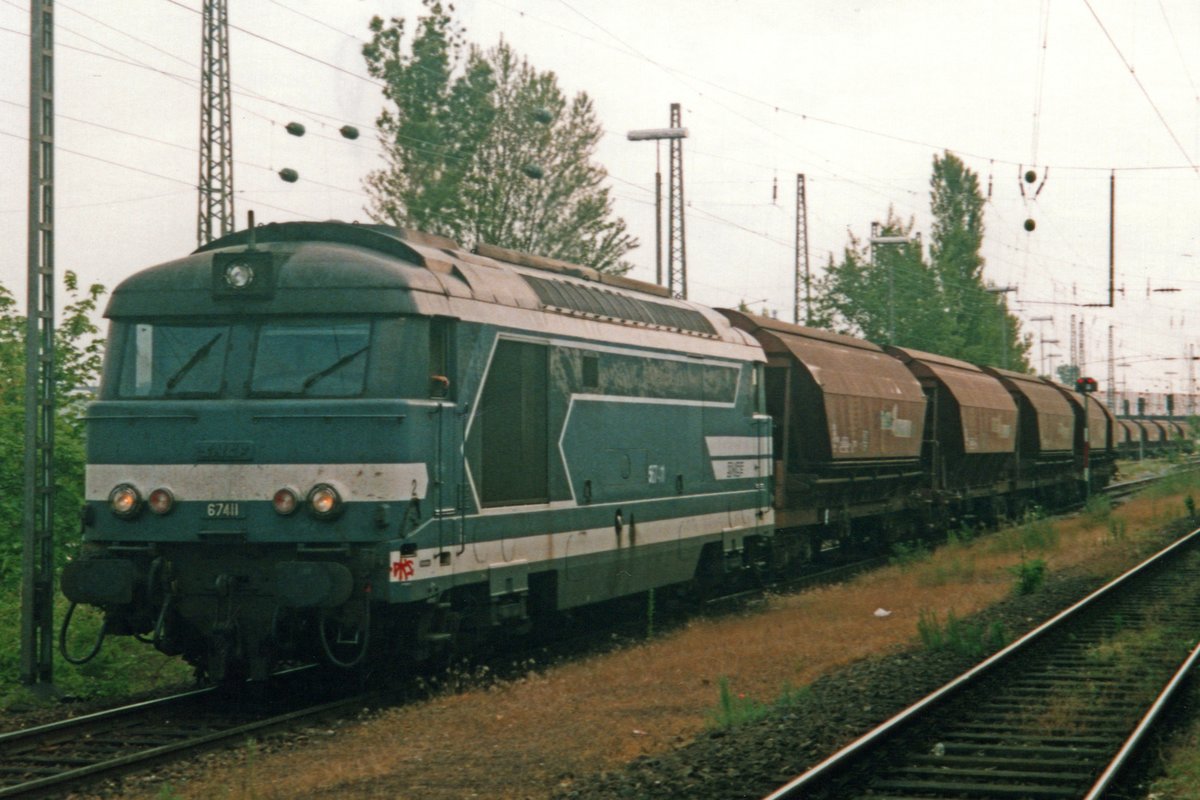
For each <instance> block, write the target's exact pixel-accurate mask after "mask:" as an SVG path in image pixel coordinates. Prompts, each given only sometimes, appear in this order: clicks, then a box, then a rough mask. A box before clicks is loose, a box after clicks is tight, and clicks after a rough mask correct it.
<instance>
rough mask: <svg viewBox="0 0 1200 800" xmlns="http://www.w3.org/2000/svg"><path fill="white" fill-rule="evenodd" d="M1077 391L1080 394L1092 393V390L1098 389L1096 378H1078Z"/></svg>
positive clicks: (1076, 381)
mask: <svg viewBox="0 0 1200 800" xmlns="http://www.w3.org/2000/svg"><path fill="white" fill-rule="evenodd" d="M1075 391H1077V392H1079V393H1080V394H1091V393H1092V392H1094V391H1096V379H1095V378H1076V379H1075Z"/></svg>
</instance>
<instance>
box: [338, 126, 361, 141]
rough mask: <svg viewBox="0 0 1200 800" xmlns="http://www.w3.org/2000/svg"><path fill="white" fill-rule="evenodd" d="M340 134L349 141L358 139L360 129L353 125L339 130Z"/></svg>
mask: <svg viewBox="0 0 1200 800" xmlns="http://www.w3.org/2000/svg"><path fill="white" fill-rule="evenodd" d="M338 133H340V134H341V135H342V136H344V137H346V138H347V139H357V138H358V128H356V127H354V126H353V125H343V126H342V127H340V128H338Z"/></svg>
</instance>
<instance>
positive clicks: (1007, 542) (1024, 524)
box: [994, 508, 1058, 553]
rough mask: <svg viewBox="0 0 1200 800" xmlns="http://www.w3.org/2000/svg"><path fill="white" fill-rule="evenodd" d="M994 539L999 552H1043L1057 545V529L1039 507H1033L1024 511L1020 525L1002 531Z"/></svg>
mask: <svg viewBox="0 0 1200 800" xmlns="http://www.w3.org/2000/svg"><path fill="white" fill-rule="evenodd" d="M995 541H996V543H995V545H994V548H995V550H996V552H1000V553H1015V552H1024V551H1026V550H1036V551H1039V552H1045V551H1047V550H1053V549H1054V548H1055V547H1056V546H1057V545H1058V529H1057V528H1055V527H1054V522H1053V521H1051V520H1049V519H1047V518H1046V516H1045V514H1044V513H1043V512H1042V510H1041V509H1039V508H1033V509H1030V510H1029V511H1026V512H1025V517H1024V519H1023V520H1022V521H1021V524H1020V525H1017V526H1015V527H1012V528H1009V529H1008V530H1005V531H1002V532H1001V533H1000V535H999V536H997V537H996V540H995Z"/></svg>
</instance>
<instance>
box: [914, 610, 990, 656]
mask: <svg viewBox="0 0 1200 800" xmlns="http://www.w3.org/2000/svg"><path fill="white" fill-rule="evenodd" d="M917 635H918V636H920V637H921V643H922V644H923V645H925V647H926V648H927V649H929V650H946V651H949V652H951V653H955V654H957V655H960V656H965V657H967V658H982V657H983V656H984V654H986V653H989V652H992V651H994V650H998V649H1000V648H1001V647H1003V646H1004V645H1005V644H1006V643H1007V641H1008V635H1007V634H1006V633H1005V631H1004V626H1003V625H1001V624H1000V623H998V622H993V623H992V624H991V625H988V626H984V624H983V623H982V622H964V621H963V620H961V619H959V618H958V617H957V616H955V615H954V612H953V611H951V612H950V613H949V614H947V615H946V624H945V625H942V624H941V622H939V621H938V616H937V612H934V611H922V612H921V615H920V618H919V619H918V620H917Z"/></svg>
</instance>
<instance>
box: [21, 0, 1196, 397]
mask: <svg viewBox="0 0 1200 800" xmlns="http://www.w3.org/2000/svg"><path fill="white" fill-rule="evenodd" d="M54 5H55V9H56V19H57V45H58V47H57V50H56V56H55V57H56V76H57V98H56V110H57V122H56V126H57V127H56V140H57V144H58V147H59V150H58V155H57V162H56V165H57V169H56V184H57V186H56V189H57V193H56V194H57V209H56V216H55V223H56V242H57V245H56V246H57V258H56V264H57V268H58V269H59V270H60V271H62V270H66V269H71V270H74V271H76V272H78V273H79V274H80V276H81V278H82V280H83V281H85V282H93V281H95V282H100V283H104V284H106V285H107V286H109V287H111V286H113V285H115V284H116V283H117V282H118V281H119V280H121V279H122V278H123V277H124V276H126V275H128V274H130V273H131V272H133V271H135V270H137V269H141V268H143V267H146V266H150V265H152V264H155V263H158V262H161V261H164V260H167V259H170V258H174V257H177V256H179V255H181V254H183V253H186V252H189V251H190V250H192V249H194V247H195V246H196V214H197V198H196V189H195V185H196V181H197V174H198V152H197V150H198V148H197V141H198V138H199V127H198V126H199V122H198V120H199V67H198V64H199V61H200V14H199V9H200V0H69V2H66V1H64V0H56V2H55V4H54ZM229 5H230V23H231V26H232V30H231V31H230V41H231V51H232V75H233V84H234V107H235V114H234V122H233V126H234V157H235V161H236V165H235V186H236V189H237V196H236V209H237V215H238V219H239V222H238V226H239V227H242V226H244V224H245V214H246V211H247V210H250V209H253V210H254V211H255V213H256V218H257V220H258V221H260V222H269V221H282V220H294V219H329V218H336V219H343V220H355V219H357V220H362V221H366V219H367V217H366V214H365V212H364V207H365V205H366V201H365V197H364V195H363V193H362V190H361V178H362V176H363V175H364V174H366V172H368V171H369V170H371V169H373V168H375V167H377V166H378V165H379V164H380V161H379V147H378V144H377V142H376V140H375V134H374V130H373V128H372V123H373V121H374V119H375V118H376V116H377V115H378V113H379V111H380V109H381V108H382V103H383V98H382V96H381V94H380V88H379V86H378V84H377V83H376V82H374V81H373V80H371V79H369V78H367V77H366V72H365V69H364V68H363V62H362V58H361V55H360V49H361V44H362V40H363V39H364V38H365V32H366V26H367V22H368V20H369V19H370V17H371V16H372V15H374V14H379V15H382V16H403V17H407V18H409V19H410V20H411V19H414V18H415V17H416V16H418V15H419V14H420V13H421V10H422V8H421V6H420V4H419V2H416V1H415V0H404V1H403V2H400V1H399V0H229ZM455 5H456V15H457V18H458V19H459V20H460V21H461V23H462V24H463V25H464V26H465V27H466V29H467V36H468V38H469V39H470V40H471V41H473V42H475V43H478V44H480V45H483V46H485V47H486V46H491V45H493V44H495V43H496V42H497V41H499V39H500V38H501V37H503V38H504V39H505V40H507V41H508V42H510V43H512V44H513V46H514V47H515V48H516V49H517V50H518V51H519V52H521V53H523V54H525V55H527V56H528V57H529V59H530V60H531V62H532V63H533V64H534V65H535V66H536V67H538V68H539V69H543V70H552V71H554V72H555V73H556V74H557V75H558V78H559V82H560V85H561V87H562V88H563V89H564V90H565V91H566V92H568V93H575V92H580V91H585V92H587V93H588V94H589V95H591V96H592V97H593V99H594V101H595V105H596V110H597V113H598V115H599V117H600V120H601V122H602V124H603V125H604V128H605V130H606V135H605V137H604V140H603V141H602V143H601V146H600V149H599V152H598V154H597V157H598V159H599V161H600V162H601V163H602V164H603V165H604V166H605V167H606V168H607V169H608V171H609V174H610V176H611V186H612V190H613V193H614V195H615V198H616V213H617V214H619V215H620V216H621V217H623V218H624V219H625V220H626V222H627V223H628V225H629V227H630V229H631V231H632V232H633V233H634V234H635V235H637V236H638V238H639V239H640V240H641V242H642V245H643V246H642V247H641V248H640V249H638V250H636V251H634V252H633V253H632V256H631V258H632V260H633V261H634V263H635V264H636V265H637V266H636V267H635V270H634V272H633V276H634V277H638V278H642V279H647V280H653V277H654V218H653V185H654V166H655V154H654V148H655V146H654V145H653V144H652V143H647V142H628V141H626V139H625V133H626V132H627V131H628V130H630V129H633V128H648V127H665V126H666V125H667V123H668V114H669V106H670V104H671V103H672V102H678V103H680V104H681V105H682V108H683V123H684V125H685V126H686V127H687V128H688V129H689V130H690V133H691V136H690V138H689V139H688V140H687V142H686V144H685V152H684V175H685V189H686V199H687V202H688V208H687V252H688V275H689V286H688V288H689V296H690V298H691V299H694V300H698V301H700V302H703V303H708V304H711V305H717V306H729V305H735V304H737V303H738V302H739V301H741V300H745V301H749V302H750V303H751V305H752V306H753V307H754V308H755V309H756V310H761V309H762V308H763V307H764V306H765V307H766V308H767V309H769V310H774V311H777V312H778V314H779V316H780V317H781V318H784V319H790V318H791V315H792V303H793V291H794V288H793V286H794V284H793V272H794V252H793V240H794V236H795V185H796V174H797V173H801V172H802V173H805V174H806V175H807V182H808V206H809V207H808V219H809V243H810V252H811V261H812V264H813V266H814V268H816V269H819V268H820V267H821V266H822V265H823V264H824V263H825V262H826V260H827V259H828V254H829V253H830V252H833V253H835V254H837V253H840V251H841V249H842V248H843V247H844V246H845V244H846V241H847V231H848V230H851V231H854V232H855V233H856V234H858V235H859V236H865V235H867V233H868V231H869V227H870V223H871V221H872V220H877V219H883V218H884V217H885V216H886V214H887V211H888V208H889V206H890V207H893V208H894V209H895V211H896V213H897V214H899V215H900V216H902V217H905V218H908V217H913V218H915V220H916V226H917V229H918V230H921V231H923V232H924V233H925V237H926V242H928V231H929V194H928V189H929V176H930V168H931V164H932V159H933V156H934V155H935V154H939V153H941V152H942V151H943V150H947V149H948V150H951V151H953V152H955V153H956V154H958V155H959V156H960V157H961V158H963V160H964V161H966V163H967V165H968V166H969V167H970V168H971V169H972V170H974V171H975V172H976V173H978V174H979V176H980V178H981V181H982V183H983V184H984V186H988V185H990V187H991V189H990V192H991V194H990V201H989V204H988V206H987V209H986V225H987V235H986V242H985V249H984V253H985V256H986V259H987V265H986V267H985V276H986V278H987V279H988V280H990V281H992V282H993V283H995V284H996V285H998V286H1015V287H1017V291H1016V292H1014V293H1012V294H1009V295H1008V297H1009V300H1010V303H1011V304H1012V305H1013V307H1014V309H1015V310H1016V311H1017V312H1018V313H1019V314H1020V315H1021V316H1022V317H1023V318H1024V319H1026V320H1029V319H1031V318H1032V317H1045V316H1051V317H1053V322H1042V323H1035V322H1029V323H1028V324H1027V326H1026V330H1027V331H1028V332H1029V333H1032V334H1034V335H1035V336H1038V335H1041V334H1044V336H1045V337H1046V338H1054V339H1059V340H1060V341H1061V343H1060V344H1058V345H1047V346H1046V348H1045V349H1046V351H1047V352H1050V353H1060V354H1062V355H1063V356H1064V357H1065V356H1066V354H1067V353H1068V348H1069V320H1070V317H1071V315H1072V314H1076V315H1080V316H1081V317H1082V318H1084V319H1085V320H1086V326H1087V328H1086V329H1087V337H1086V340H1085V353H1086V358H1087V362H1088V364H1087V365H1086V366H1085V369H1086V370H1087V371H1089V372H1092V373H1093V374H1095V375H1096V376H1097V377H1099V378H1100V379H1101V380H1103V379H1104V378H1105V377H1106V359H1107V355H1108V347H1107V341H1108V327H1109V326H1110V325H1113V326H1115V338H1116V342H1117V356H1118V360H1119V363H1121V364H1128V366H1127V367H1122V368H1120V369H1118V371H1117V377H1118V381H1119V382H1120V381H1121V380H1125V381H1127V383H1128V386H1129V388H1132V389H1147V390H1153V391H1163V390H1165V389H1166V388H1168V386H1172V387H1173V388H1175V389H1176V390H1179V389H1182V388H1183V387H1184V385H1185V383H1186V380H1187V378H1188V366H1187V364H1186V363H1184V362H1183V361H1182V360H1181V359H1180V357H1181V356H1182V355H1183V354H1184V353H1185V351H1186V347H1187V346H1188V345H1189V344H1191V343H1195V342H1196V339H1197V337H1196V336H1194V335H1192V336H1190V337H1189V335H1188V334H1187V332H1188V331H1189V330H1190V329H1191V327H1193V326H1196V325H1198V324H1200V310H1197V309H1196V308H1195V306H1196V298H1197V293H1198V292H1200V279H1198V277H1197V276H1196V274H1195V265H1196V264H1197V262H1198V261H1200V244H1198V243H1197V234H1196V231H1197V221H1198V219H1200V171H1198V170H1197V168H1196V165H1197V164H1200V89H1198V88H1197V84H1198V82H1200V49H1198V48H1197V47H1196V43H1197V42H1200V5H1198V4H1196V3H1194V2H1191V0H1002V1H997V2H987V1H985V0H890V1H889V2H884V1H882V0H863V2H857V3H855V2H853V1H852V0H850V1H849V2H848V1H847V0H795V2H782V1H781V0H770V1H766V0H764V1H762V2H737V3H733V2H710V1H708V0H691V1H690V2H684V1H683V0H658V1H657V2H652V3H647V2H645V1H644V0H639V1H637V2H634V1H632V0H605V2H588V1H587V0H464V1H463V2H458V3H456V4H455ZM28 7H29V0H0V69H2V70H3V74H4V75H6V76H7V79H6V80H5V81H4V88H3V89H0V163H2V164H3V173H2V174H3V181H2V182H0V235H2V236H3V241H4V242H6V243H7V245H8V246H7V247H5V248H4V249H3V251H2V253H0V283H3V285H4V286H6V287H7V288H8V289H9V290H10V291H11V292H12V293H13V294H14V295H16V296H17V297H18V299H21V300H23V297H24V293H25V288H24V287H25V264H26V254H25V246H24V241H25V227H26V214H25V203H26V192H27V188H26V187H27V183H26V170H27V166H26V158H27V143H26V136H27V130H28V111H27V107H28V88H27V86H28V84H27V74H28V72H27V71H28V58H29V56H28V46H29V39H28V29H29V10H28ZM293 120H296V121H300V122H302V123H304V124H305V125H306V126H307V127H308V131H309V133H308V135H307V136H305V137H304V138H303V139H297V138H294V137H291V136H289V135H288V134H287V133H285V132H284V130H283V126H284V125H286V124H287V123H288V122H290V121H293ZM345 123H351V124H354V125H357V126H358V127H359V128H360V129H361V130H362V132H363V136H362V137H361V138H360V139H359V140H358V141H357V142H348V141H346V140H344V139H342V138H341V137H340V136H339V135H338V133H337V129H338V128H339V127H341V125H343V124H345ZM663 158H664V161H663V163H664V172H665V166H666V150H665V149H664V151H663ZM1031 165H1032V166H1034V167H1035V168H1036V171H1037V172H1038V176H1039V181H1040V180H1041V179H1042V178H1043V177H1045V178H1046V180H1045V183H1044V185H1042V187H1041V192H1040V194H1039V196H1038V197H1037V198H1036V200H1034V199H1031V197H1030V196H1031V195H1032V193H1033V190H1034V189H1036V188H1037V186H1038V184H1034V185H1033V186H1032V187H1029V188H1027V190H1026V193H1025V196H1023V195H1022V192H1021V184H1020V182H1019V180H1018V174H1019V172H1020V170H1021V168H1022V166H1024V167H1025V168H1026V169H1028V168H1029V167H1030V166H1031ZM283 167H291V168H293V169H296V170H297V171H298V172H299V173H300V176H301V179H300V181H299V182H298V183H296V184H287V183H284V182H282V181H281V180H280V179H279V178H278V177H277V176H276V174H275V173H276V172H277V171H278V170H279V169H280V168H283ZM1113 170H1115V171H1116V172H1115V174H1116V266H1117V275H1118V277H1117V283H1118V288H1119V290H1120V292H1119V294H1118V297H1117V307H1116V308H1115V309H1113V310H1109V309H1096V308H1083V307H1079V306H1076V305H1072V304H1084V303H1100V302H1106V301H1107V299H1108V280H1107V278H1108V230H1109V211H1108V209H1109V181H1110V175H1112V174H1113ZM1026 218H1032V219H1034V220H1036V222H1037V228H1036V230H1035V231H1034V232H1033V233H1026V232H1025V230H1024V229H1023V225H1022V223H1023V222H1024V220H1025V219H1026ZM1163 289H1171V290H1176V289H1177V290H1179V291H1170V292H1165V291H1161V290H1163ZM1156 290H1159V291H1156ZM1039 356H1040V350H1039V349H1038V348H1035V350H1034V353H1033V358H1034V361H1035V363H1036V362H1037V361H1038V359H1039ZM1166 359H1175V360H1166ZM1061 360H1062V359H1060V360H1059V363H1061ZM1169 372H1174V373H1175V374H1174V375H1169V374H1167V373H1169Z"/></svg>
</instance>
